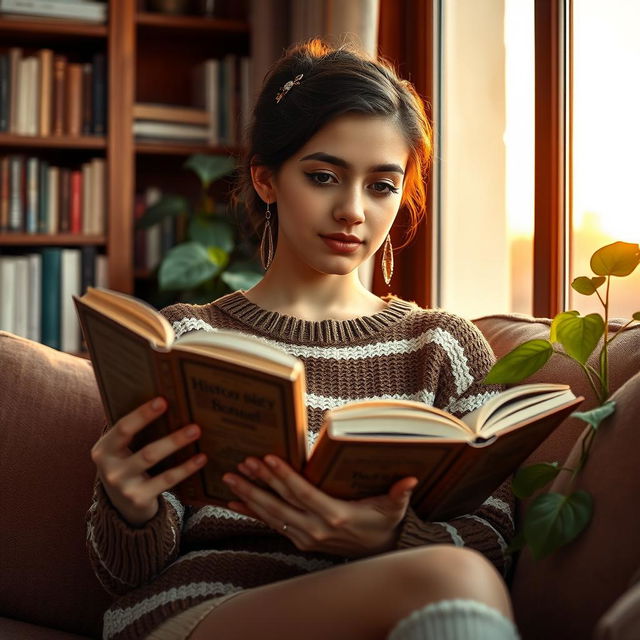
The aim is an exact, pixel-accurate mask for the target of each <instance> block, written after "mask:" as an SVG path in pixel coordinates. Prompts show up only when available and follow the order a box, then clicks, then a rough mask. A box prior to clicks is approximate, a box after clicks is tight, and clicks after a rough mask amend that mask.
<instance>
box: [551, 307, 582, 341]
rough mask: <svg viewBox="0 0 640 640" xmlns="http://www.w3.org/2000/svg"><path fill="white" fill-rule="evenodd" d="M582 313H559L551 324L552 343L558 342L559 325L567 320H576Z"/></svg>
mask: <svg viewBox="0 0 640 640" xmlns="http://www.w3.org/2000/svg"><path fill="white" fill-rule="evenodd" d="M579 315H580V313H579V312H578V311H562V312H561V313H559V314H558V315H557V316H556V317H555V318H554V319H553V321H552V322H551V329H550V330H549V340H550V341H551V342H558V325H559V324H560V323H561V322H562V321H563V320H564V319H565V318H574V317H576V316H579Z"/></svg>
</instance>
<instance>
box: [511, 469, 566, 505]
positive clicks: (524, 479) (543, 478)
mask: <svg viewBox="0 0 640 640" xmlns="http://www.w3.org/2000/svg"><path fill="white" fill-rule="evenodd" d="M559 473H560V468H559V466H558V463H557V462H540V463H538V464H531V465H529V466H528V467H522V468H521V469H518V471H517V472H516V473H515V475H514V476H513V480H512V481H511V489H512V490H513V493H514V494H515V496H516V497H517V498H520V499H521V500H522V499H523V498H528V497H529V496H532V495H533V494H534V493H535V492H536V491H538V489H542V487H544V486H545V485H547V484H549V482H551V481H552V480H553V479H554V478H555V477H556V476H557V475H558V474H559Z"/></svg>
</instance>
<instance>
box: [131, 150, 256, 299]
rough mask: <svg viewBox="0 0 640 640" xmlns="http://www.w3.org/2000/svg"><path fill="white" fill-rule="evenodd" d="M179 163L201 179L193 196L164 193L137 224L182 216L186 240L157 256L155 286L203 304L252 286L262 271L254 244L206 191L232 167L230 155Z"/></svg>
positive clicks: (145, 225)
mask: <svg viewBox="0 0 640 640" xmlns="http://www.w3.org/2000/svg"><path fill="white" fill-rule="evenodd" d="M184 168H185V169H187V170H190V171H193V172H194V173H195V174H196V176H197V177H198V180H199V182H200V194H199V196H198V198H197V199H196V201H195V202H193V203H192V202H190V201H189V200H188V199H187V198H185V197H184V196H181V195H176V194H165V195H163V196H162V198H161V199H160V200H159V201H158V202H157V203H155V204H153V205H152V206H150V207H149V208H148V209H147V210H146V211H145V213H144V215H143V216H142V217H141V218H140V220H139V221H138V223H137V225H136V226H137V228H138V229H147V228H149V227H152V226H154V225H156V224H159V223H161V222H162V220H164V219H165V218H168V217H171V218H175V217H184V218H185V227H186V238H185V241H184V242H180V243H179V244H177V245H176V246H174V247H172V248H171V249H170V250H169V251H168V252H167V254H166V255H165V256H164V257H163V258H162V261H161V263H160V267H159V269H158V285H159V288H160V290H161V291H173V292H176V294H177V296H178V297H179V299H180V301H181V302H190V303H194V304H203V303H206V302H210V301H211V300H213V299H215V298H218V297H220V296H221V295H224V294H225V293H229V292H230V291H235V290H237V289H248V288H250V287H252V286H253V285H254V284H256V283H257V282H258V281H259V280H260V279H261V278H262V273H263V272H262V269H261V267H260V265H259V263H258V262H257V261H256V259H255V257H254V256H255V253H256V251H255V247H254V246H252V245H251V243H250V242H248V241H246V240H243V238H242V237H241V233H240V232H239V229H238V224H237V222H236V221H234V220H233V219H232V218H231V217H230V216H229V215H228V214H222V213H219V212H216V208H215V204H214V200H213V198H212V196H211V193H210V191H211V186H212V185H213V183H214V182H215V181H216V180H218V179H220V178H222V177H224V176H226V175H228V174H230V173H232V172H233V170H234V169H235V163H234V161H233V159H232V158H230V157H228V156H213V155H206V154H194V155H192V156H190V157H189V158H188V159H187V160H186V162H185V163H184Z"/></svg>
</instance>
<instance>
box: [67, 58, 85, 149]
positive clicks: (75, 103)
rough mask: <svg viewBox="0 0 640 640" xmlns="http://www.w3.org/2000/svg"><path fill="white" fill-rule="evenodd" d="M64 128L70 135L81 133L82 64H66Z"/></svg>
mask: <svg viewBox="0 0 640 640" xmlns="http://www.w3.org/2000/svg"><path fill="white" fill-rule="evenodd" d="M65 102H66V119H65V130H66V133H67V134H68V135H70V136H79V135H80V134H81V133H82V65H81V64H79V63H75V62H71V63H69V64H67V84H66V95H65Z"/></svg>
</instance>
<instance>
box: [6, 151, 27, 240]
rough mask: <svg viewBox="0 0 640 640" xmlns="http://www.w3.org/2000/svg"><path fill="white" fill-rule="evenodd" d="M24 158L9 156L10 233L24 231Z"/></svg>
mask: <svg viewBox="0 0 640 640" xmlns="http://www.w3.org/2000/svg"><path fill="white" fill-rule="evenodd" d="M24 181H25V179H24V157H23V156H20V155H15V156H9V231H17V232H20V231H23V230H24V210H25V198H24V195H25V193H24V184H23V183H24Z"/></svg>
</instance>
